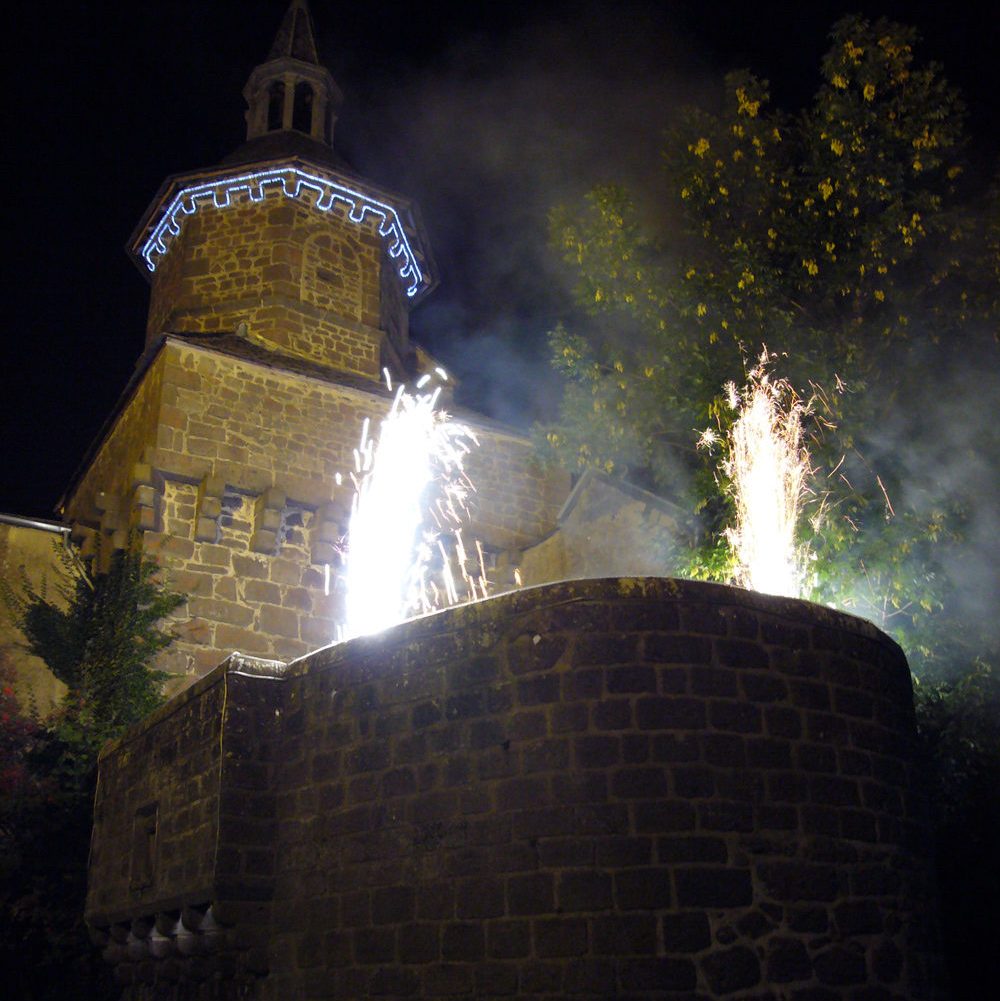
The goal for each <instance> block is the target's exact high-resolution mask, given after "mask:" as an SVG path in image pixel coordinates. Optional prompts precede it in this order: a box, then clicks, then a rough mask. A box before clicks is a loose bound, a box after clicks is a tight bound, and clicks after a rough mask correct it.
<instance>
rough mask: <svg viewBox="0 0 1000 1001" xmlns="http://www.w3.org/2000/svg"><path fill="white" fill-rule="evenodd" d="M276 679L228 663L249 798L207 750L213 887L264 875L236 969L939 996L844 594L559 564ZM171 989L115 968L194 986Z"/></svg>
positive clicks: (466, 993)
mask: <svg viewBox="0 0 1000 1001" xmlns="http://www.w3.org/2000/svg"><path fill="white" fill-rule="evenodd" d="M282 678H283V680H282V681H280V682H279V681H277V679H276V678H273V677H271V678H267V679H246V678H243V679H242V682H243V683H245V684H249V683H250V682H251V680H257V681H258V682H259V685H260V686H261V692H264V691H265V688H266V693H267V694H266V696H265V695H261V694H259V693H258V695H256V696H254V697H253V698H251V695H249V694H248V695H247V696H246V698H247V699H248V700H249V701H248V702H247V709H246V712H245V713H243V715H242V717H241V720H242V722H241V728H242V729H241V732H242V733H243V734H244V735H245V734H246V733H247V732H248V728H249V730H252V731H253V733H254V734H255V737H254V740H253V741H252V742H249V743H248V742H247V741H246V740H245V739H244V741H243V744H244V745H245V747H246V748H248V749H251V750H248V751H247V752H246V753H252V754H253V755H256V756H258V757H259V758H260V760H261V761H263V762H267V765H268V767H267V768H261V769H260V771H259V777H258V778H257V779H256V780H253V781H258V782H259V783H262V784H264V783H266V784H267V785H268V788H267V789H266V790H265V789H264V788H262V789H261V790H259V792H260V793H261V794H263V793H264V792H267V793H268V795H267V797H266V799H264V798H261V795H255V793H254V791H253V790H252V788H250V787H248V786H247V784H246V783H247V775H248V771H247V768H246V767H245V765H246V763H245V762H244V764H243V766H242V769H241V781H242V782H243V790H244V791H243V792H242V793H241V795H240V796H239V797H228V799H227V796H226V785H227V783H226V772H225V768H226V767H227V765H226V763H225V761H224V764H223V778H222V786H223V789H222V793H221V799H222V800H223V801H224V802H228V806H227V807H226V809H227V810H228V811H229V816H230V818H231V819H230V821H225V820H224V821H223V823H222V824H221V826H220V834H219V846H218V852H219V853H220V857H222V856H224V857H225V859H226V872H227V876H226V879H225V881H224V883H221V882H220V883H219V885H218V886H217V887H216V890H215V891H214V894H215V897H216V900H215V901H214V902H215V903H216V904H217V905H220V906H218V907H217V910H218V911H219V913H224V912H225V911H226V907H225V904H226V902H227V900H226V898H227V897H228V898H229V899H232V898H234V896H238V895H239V882H240V878H241V875H242V877H245V878H246V880H247V881H249V882H252V881H253V880H255V879H257V880H258V881H259V876H260V872H261V870H262V869H263V870H266V871H267V872H268V874H269V875H270V876H272V877H273V879H272V882H271V883H270V887H269V890H268V892H267V894H264V896H266V897H267V901H268V906H267V910H268V914H267V917H266V920H267V922H268V925H269V926H268V929H267V933H266V935H265V936H264V938H265V939H266V941H267V942H268V957H267V963H266V964H265V965H266V968H267V973H266V974H262V975H260V976H257V977H256V979H252V981H249V980H248V981H247V982H246V983H245V984H244V987H243V989H244V990H245V991H250V992H251V993H250V995H249V996H256V997H259V998H262V999H263V998H267V999H278V998H289V997H307V998H321V997H322V998H326V997H343V998H363V997H376V996H377V997H381V998H390V999H397V998H398V999H402V998H452V997H476V998H477V999H484V998H522V999H543V998H545V999H555V998H566V997H577V996H579V997H595V996H596V997H602V998H612V997H614V998H626V997H627V998H636V999H639V998H648V999H652V998H672V997H678V998H681V997H683V998H691V999H694V998H699V999H706V998H744V999H749V998H751V997H752V998H756V999H765V998H767V999H775V1001H779V999H780V1001H839V999H844V1001H890V999H899V1001H902V999H904V998H905V999H920V998H932V997H936V996H937V995H936V993H935V988H934V985H933V976H932V975H931V973H932V963H931V958H932V948H931V941H930V940H931V937H932V936H931V935H930V932H929V929H930V928H931V927H932V924H933V923H932V921H931V920H930V917H929V915H930V911H929V909H928V901H929V894H928V886H927V851H926V843H925V838H924V830H925V826H924V818H923V813H922V810H923V805H922V799H921V797H920V795H919V788H920V783H919V775H918V774H917V773H918V771H919V769H918V766H917V762H916V759H915V753H914V752H915V749H914V728H913V715H912V696H911V688H910V676H909V672H908V669H907V665H906V662H905V659H904V657H903V655H902V652H901V651H900V650H899V648H898V647H897V646H896V644H895V643H893V642H892V641H891V640H889V639H888V638H887V637H886V636H884V635H883V634H881V633H880V632H879V631H878V630H876V629H875V628H874V627H873V626H871V625H870V624H869V623H867V622H863V621H861V620H858V619H855V618H852V617H849V616H844V615H841V614H839V613H835V612H832V611H830V610H828V609H825V608H821V607H818V606H814V605H809V604H806V603H803V602H796V601H789V600H785V599H776V598H767V597H763V596H760V595H756V594H752V593H749V592H745V591H741V590H738V589H734V588H725V587H719V586H716V585H708V584H700V583H694V582H686V581H673V580H662V579H612V580H597V581H575V582H567V583H561V584H555V585H549V586H546V587H542V588H536V589H531V590H527V591H522V592H517V593H513V594H510V595H506V596H502V597H500V598H497V599H493V600H491V601H489V602H485V603H481V604H479V605H475V606H470V607H466V608H461V609H456V610H452V611H449V612H446V613H442V614H440V615H437V616H433V617H429V618H425V619H421V620H417V621H414V622H411V623H408V624H405V625H403V626H401V627H398V628H396V629H394V630H391V631H389V632H387V633H385V634H382V635H380V636H378V637H373V638H363V639H360V640H356V641H353V642H351V643H348V644H343V645H340V646H335V647H331V648H328V649H325V650H321V651H318V652H317V653H315V654H312V655H310V656H309V657H307V658H304V659H303V660H301V661H298V662H295V663H293V664H291V665H289V667H288V668H287V669H286V670H285V671H284V672H283V674H282ZM251 687H252V686H251ZM239 690H240V689H239V688H232V689H231V690H230V699H233V698H234V697H236V693H237V692H238V691H239ZM234 711H235V710H234V708H233V707H230V709H229V713H230V715H231V714H232V713H233V712H234ZM234 746H238V745H234ZM230 756H231V755H230ZM225 757H226V755H224V758H225ZM112 759H113V755H112V756H111V757H106V759H105V767H113V760H112ZM251 786H252V781H251ZM241 802H243V803H245V806H244V807H242V808H241V806H240V803H241ZM265 802H266V803H267V804H268V808H267V809H266V810H262V809H261V804H262V803H265ZM100 836H101V834H100V832H98V834H97V835H96V837H98V838H99V837H100ZM154 879H155V877H154ZM259 889H260V887H259V885H258V887H257V892H258V895H260V894H259ZM199 892H203V891H199ZM173 902H174V903H175V904H176V894H175V895H174V899H173ZM209 902H210V901H207V900H205V901H195V900H191V901H188V903H189V904H192V905H194V904H198V903H201V904H203V905H204V904H207V903H209ZM143 906H144V907H145V908H146V910H147V911H148V910H149V909H150V907H151V906H152V901H151V900H150V899H149V898H147V901H146V903H145V904H144V905H143ZM154 909H155V908H154ZM230 910H231V909H230ZM231 912H232V913H239V912H238V910H237V911H232V910H231ZM260 913H261V914H263V913H264V912H263V910H261V911H260ZM152 916H153V915H148V914H147V915H146V918H147V924H149V920H148V919H149V918H150V917H152ZM119 917H121V914H119ZM135 917H136V918H139V917H140V916H139V915H138V914H136V915H135ZM261 920H264V918H263V917H262V918H261ZM238 921H239V919H238V918H237V923H238ZM237 931H238V928H237ZM120 934H121V932H120V930H119V935H120ZM153 966H154V968H155V964H153ZM149 969H150V967H149V964H147V972H146V974H145V976H146V978H147V979H149V978H150V976H151V974H150V973H149ZM128 976H129V974H128V973H127V971H126V979H128ZM153 979H155V976H154V977H153ZM162 989H163V990H168V987H167V985H163V988H162ZM185 989H186V990H188V991H189V993H188V994H185V993H184V990H185ZM169 990H172V991H177V992H179V993H176V994H163V995H159V994H156V993H155V991H154V989H153V988H149V987H147V988H139V987H137V988H135V994H134V996H136V997H140V996H142V997H145V996H180V997H184V996H188V997H194V996H196V995H197V996H206V997H207V996H215V995H213V994H211V991H210V988H209V984H208V983H207V982H206V983H203V984H202V986H201V987H200V988H196V987H195V986H193V985H192V986H190V987H188V988H185V987H184V986H183V978H182V982H181V983H180V984H179V985H178V986H175V987H170V988H169ZM143 992H145V993H143ZM150 992H152V993H150ZM190 992H195V993H190ZM197 992H201V993H197ZM206 992H208V993H206Z"/></svg>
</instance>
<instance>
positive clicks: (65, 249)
mask: <svg viewBox="0 0 1000 1001" xmlns="http://www.w3.org/2000/svg"><path fill="white" fill-rule="evenodd" d="M285 6H286V4H285V0H212V2H209V3H206V2H204V0H144V2H141V3H135V4H133V5H127V4H124V3H80V2H75V3H68V2H51V3H46V4H44V5H28V4H22V5H18V8H17V12H16V14H15V15H14V19H13V22H12V23H8V29H7V31H6V32H5V38H6V40H7V43H8V45H7V48H8V51H7V53H6V57H5V64H6V66H7V69H8V72H9V74H10V76H9V79H8V86H7V94H6V101H5V104H6V108H5V111H6V123H5V130H4V139H5V159H6V168H7V169H6V175H7V177H8V188H7V192H6V198H5V209H6V214H7V221H6V225H5V233H6V244H7V253H6V255H5V257H6V259H7V264H6V267H5V272H4V278H5V281H4V289H5V294H6V296H7V298H8V300H9V302H10V305H11V307H12V308H9V309H8V310H7V311H6V312H5V315H4V328H3V344H4V364H3V365H2V368H0V373H2V374H0V379H2V383H0V399H2V404H0V406H2V413H3V431H4V433H3V437H2V441H3V447H2V450H0V511H3V512H8V513H16V514H23V515H34V516H43V517H44V516H48V515H50V513H51V510H52V507H53V505H54V504H55V502H56V501H57V499H58V498H59V496H60V494H61V492H62V490H63V488H64V487H65V486H66V484H67V483H68V481H69V479H70V477H71V476H72V474H73V471H74V469H75V468H76V466H77V464H78V462H79V461H80V459H81V457H82V456H83V453H84V451H85V450H86V448H87V446H88V444H89V443H90V441H91V440H92V439H93V437H94V436H95V434H96V433H97V432H98V430H99V429H100V427H101V424H102V423H103V421H104V419H105V418H106V417H107V415H108V413H109V412H110V410H111V408H112V407H113V405H114V403H115V400H116V399H117V397H118V395H119V393H120V391H121V390H122V388H123V387H124V385H125V383H126V381H127V379H128V377H129V374H130V372H131V370H132V368H133V366H134V364H135V361H136V359H137V358H138V356H139V354H140V352H141V350H142V344H143V330H144V324H145V311H146V304H147V302H146V297H147V291H146V289H147V286H146V283H145V281H144V279H143V278H142V277H141V276H140V274H139V273H138V271H137V270H136V269H135V268H134V266H133V265H132V264H131V263H130V261H129V260H128V259H127V258H126V256H125V254H124V251H123V247H124V244H125V242H126V240H127V239H128V237H129V235H130V233H131V231H132V229H133V227H134V225H135V224H136V222H137V221H138V219H139V217H140V216H141V214H142V212H143V210H144V209H145V207H146V206H147V204H148V202H149V201H150V199H151V198H152V197H153V195H154V194H155V193H156V190H157V188H158V186H159V184H160V182H161V181H162V180H163V178H164V177H166V176H167V175H168V174H171V173H176V172H179V171H184V170H189V169H194V168H198V167H204V166H208V165H210V164H212V163H214V162H216V161H217V160H218V159H220V158H221V157H222V156H224V155H225V154H226V153H228V152H229V151H230V150H232V149H233V148H234V147H236V146H237V145H239V143H240V142H241V141H242V139H243V138H244V122H243V108H244V105H243V100H242V97H241V89H242V86H243V84H244V82H245V81H246V78H247V76H248V75H249V73H250V71H251V70H252V69H253V67H254V65H255V64H256V63H258V62H261V61H262V60H263V59H264V57H265V56H266V53H267V50H268V47H269V45H270V42H271V40H272V38H273V35H274V33H275V31H276V29H277V26H278V24H279V22H280V20H281V17H282V14H283V12H284V9H285ZM311 6H312V11H313V17H314V20H315V22H316V26H317V34H318V41H319V46H320V50H321V55H322V57H323V59H324V60H325V61H326V63H327V64H328V65H329V67H330V68H331V70H332V71H333V74H334V76H335V77H336V79H337V81H338V82H339V84H340V85H341V87H342V88H343V90H344V91H345V94H346V98H347V100H346V104H345V108H344V111H343V114H342V117H341V121H340V123H339V124H338V133H337V145H338V147H339V148H340V150H341V152H342V153H344V154H345V155H346V156H347V158H348V159H349V160H351V161H352V162H353V163H354V164H355V166H356V167H357V168H358V169H359V170H360V171H362V172H363V173H364V174H366V175H367V176H369V177H370V178H371V179H372V180H375V181H377V182H380V183H382V184H384V185H386V186H387V187H389V188H392V189H395V190H398V191H400V192H403V193H406V194H407V195H410V196H412V197H414V198H416V200H417V201H418V202H419V203H420V205H421V208H422V210H423V215H424V219H425V221H426V223H427V228H428V231H429V233H430V238H431V242H432V245H433V247H434V252H435V255H436V257H437V261H438V266H439V271H440V273H441V281H442V285H441V288H439V290H438V291H437V292H435V293H434V295H433V296H432V297H431V298H430V299H429V300H428V301H427V302H426V303H425V304H424V305H422V306H421V307H420V308H419V309H418V310H417V311H416V312H415V313H414V315H413V317H412V331H413V333H414V336H415V337H416V339H418V340H419V341H421V342H422V343H424V344H425V345H426V346H428V347H430V348H431V350H433V351H435V352H436V353H437V354H438V355H439V357H440V358H441V359H442V360H443V361H444V362H445V363H446V364H448V365H449V366H450V367H452V368H453V370H454V371H456V373H457V374H458V375H459V376H460V377H462V378H463V379H464V386H465V392H466V394H467V396H468V397H469V401H470V402H476V403H478V404H479V405H480V407H481V408H483V409H486V410H487V411H488V412H491V413H493V414H494V415H495V416H498V417H501V418H504V419H510V420H520V421H522V422H526V421H530V420H531V419H532V418H535V417H538V416H541V415H543V414H544V413H545V408H546V405H547V404H549V405H550V404H551V400H552V399H553V398H554V392H553V384H552V381H551V377H550V376H549V374H548V372H547V366H546V362H545V353H544V345H545V333H546V331H547V330H549V329H551V327H552V326H553V325H554V323H555V321H556V320H557V318H558V317H559V315H560V314H561V313H563V312H564V311H565V310H566V309H567V308H568V298H567V292H566V291H565V289H564V288H563V283H562V280H561V275H560V273H559V270H558V268H557V267H556V266H555V265H554V264H553V262H552V261H551V259H550V257H549V256H548V254H547V252H546V251H545V248H544V237H545V215H546V212H547V211H548V209H549V208H550V207H551V206H552V205H553V204H554V203H557V202H560V201H566V200H570V199H572V198H574V197H575V196H577V195H578V194H579V193H580V192H582V191H584V190H585V189H586V188H587V187H589V186H590V185H592V184H594V183H597V182H600V181H606V180H623V181H628V182H630V183H632V184H634V185H635V186H636V187H637V188H639V189H640V190H643V191H645V192H647V194H648V195H649V196H650V197H653V198H655V192H656V184H657V176H658V175H657V169H658V168H657V162H658V143H659V137H660V134H661V133H662V130H663V129H664V127H665V126H667V125H668V124H669V123H670V121H671V119H672V116H673V114H674V113H675V110H676V108H677V107H678V106H679V105H681V104H683V103H690V102H693V101H697V100H699V99H700V98H702V97H703V96H704V95H706V94H708V93H710V92H711V88H712V86H713V84H714V83H715V82H716V81H717V80H718V79H719V78H720V77H721V74H722V73H723V72H724V71H726V70H727V69H732V68H737V67H742V66H748V67H750V68H751V69H752V70H754V71H755V72H757V73H758V74H759V75H761V76H765V77H767V78H768V79H770V80H771V82H772V89H773V93H774V96H775V99H776V102H777V103H779V104H781V105H783V106H785V107H788V108H792V107H795V106H797V105H799V104H801V103H803V102H805V101H806V100H808V98H809V96H810V95H811V93H812V91H813V90H814V89H815V86H816V84H817V81H818V76H817V67H818V64H819V59H820V57H821V55H822V53H823V52H824V51H825V48H826V36H827V32H828V30H829V27H830V25H831V24H832V23H833V22H834V21H835V20H836V19H837V17H839V16H840V15H842V14H843V13H845V12H848V11H851V10H860V11H862V12H863V13H865V14H868V15H869V16H877V15H879V14H883V13H884V14H887V15H888V16H890V17H893V18H895V19H897V20H901V21H904V22H906V23H911V24H914V25H916V26H917V27H918V28H919V29H920V31H921V33H922V35H923V36H924V39H925V41H924V47H923V52H924V53H925V54H926V55H928V56H930V57H932V58H934V59H936V60H937V61H939V62H941V63H943V65H944V67H945V70H946V74H947V76H948V77H949V79H951V80H952V81H953V82H954V83H956V84H958V85H959V86H960V88H961V89H962V90H963V92H964V93H965V96H966V99H967V102H968V104H969V107H970V122H969V131H970V133H971V134H972V135H973V137H974V140H975V146H974V149H973V159H974V166H976V167H977V169H980V170H985V169H987V165H988V164H989V163H991V161H992V159H993V158H995V157H996V155H997V149H998V140H997V134H998V129H1000V114H998V108H997V96H996V95H997V94H998V92H1000V69H998V60H997V55H996V53H997V51H998V50H1000V32H998V29H997V24H996V20H997V19H996V16H995V13H993V12H992V11H991V10H990V7H991V5H989V4H982V5H980V6H981V12H978V13H977V12H975V8H976V5H974V4H973V3H971V2H967V0H955V2H951V3H943V2H941V0H936V2H911V3H901V2H885V3H847V4H844V3H834V2H822V0H817V2H812V3H810V4H803V5H796V6H797V7H798V9H793V10H790V9H789V8H792V7H793V5H791V4H788V3H767V2H759V3H746V2H741V3H733V2H725V3H716V4H709V3H704V2H687V0H684V2H675V3H661V4H655V3H649V2H630V0H624V2H606V3H590V4H587V3H579V2H574V3H569V2H556V0H552V2H545V0H538V2H534V3H527V2H507V3H503V4H500V3H467V4H465V5H463V6H453V5H451V4H446V3H435V2H432V0H431V2H427V3H423V4H413V3H396V2H377V3H363V4H358V3H353V4H346V3H341V2H334V0H312V4H311ZM9 18H10V15H8V20H9Z"/></svg>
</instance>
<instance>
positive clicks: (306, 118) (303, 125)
mask: <svg viewBox="0 0 1000 1001" xmlns="http://www.w3.org/2000/svg"><path fill="white" fill-rule="evenodd" d="M312 115H313V89H312V85H311V84H308V83H306V82H305V81H303V82H302V83H297V84H296V85H295V104H294V105H293V107H292V128H293V129H296V130H297V131H298V132H305V133H306V134H307V135H311V134H312Z"/></svg>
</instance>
